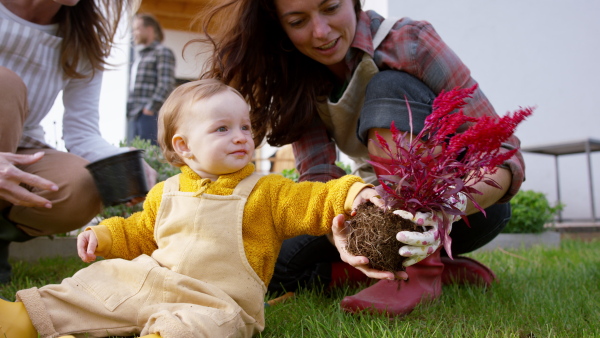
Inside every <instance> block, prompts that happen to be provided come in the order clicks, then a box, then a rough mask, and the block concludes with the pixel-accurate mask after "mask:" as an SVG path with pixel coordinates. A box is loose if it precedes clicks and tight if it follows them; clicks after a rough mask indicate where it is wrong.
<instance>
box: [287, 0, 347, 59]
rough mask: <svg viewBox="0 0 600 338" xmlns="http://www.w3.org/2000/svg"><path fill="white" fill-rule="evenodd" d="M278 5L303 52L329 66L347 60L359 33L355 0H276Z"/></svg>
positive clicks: (291, 38) (290, 37)
mask: <svg viewBox="0 0 600 338" xmlns="http://www.w3.org/2000/svg"><path fill="white" fill-rule="evenodd" d="M275 6H276V8H277V15H278V16H279V22H280V23H281V26H282V27H283V30H284V31H285V33H286V34H287V36H288V37H289V39H290V41H292V43H293V44H294V46H295V47H296V48H297V49H298V50H299V51H300V52H301V53H302V54H304V55H306V56H308V57H309V58H311V59H313V60H315V61H317V62H319V63H322V64H324V65H326V66H329V67H331V66H335V65H336V64H338V63H340V62H343V61H344V57H345V56H346V52H348V49H349V48H350V44H351V43H352V41H353V40H354V34H355V33H356V12H355V11H354V0H275Z"/></svg>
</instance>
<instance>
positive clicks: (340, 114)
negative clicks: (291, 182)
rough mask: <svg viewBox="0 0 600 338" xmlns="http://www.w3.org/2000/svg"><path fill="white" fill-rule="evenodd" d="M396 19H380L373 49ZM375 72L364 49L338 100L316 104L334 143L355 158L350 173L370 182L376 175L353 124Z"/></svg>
mask: <svg viewBox="0 0 600 338" xmlns="http://www.w3.org/2000/svg"><path fill="white" fill-rule="evenodd" d="M396 21H397V20H395V19H386V20H384V21H383V22H382V23H381V25H380V26H379V29H378V30H377V33H375V36H374V37H373V50H375V49H377V47H378V46H379V45H380V44H381V42H382V41H383V39H384V38H385V37H386V36H387V34H388V33H389V32H390V30H391V29H392V27H393V26H394V24H395V23H396ZM377 73H379V68H377V65H376V64H375V61H373V58H372V57H371V56H370V55H369V54H367V53H364V55H363V57H362V60H361V61H360V63H359V65H358V67H357V68H356V70H355V71H354V74H353V75H352V78H351V79H350V82H349V83H348V87H346V90H345V91H344V94H343V95H342V97H341V98H340V99H339V100H338V102H336V103H333V102H331V101H329V100H327V102H324V103H322V104H320V105H319V107H318V111H319V116H320V117H321V120H322V121H323V122H324V123H325V127H326V128H327V130H328V131H329V132H330V133H331V135H333V139H334V140H335V144H336V145H337V147H338V148H340V150H341V151H342V152H343V153H344V154H346V155H348V156H349V157H350V158H351V159H352V160H353V161H354V163H353V168H352V169H353V172H352V174H355V175H358V176H360V177H361V178H362V179H363V180H364V181H365V182H366V183H371V184H376V182H377V176H375V172H374V171H373V168H372V167H371V165H370V164H368V163H367V162H365V160H368V159H369V151H368V149H367V147H366V146H365V145H364V144H362V143H361V142H360V140H359V139H358V137H356V128H357V125H358V118H359V117H360V111H361V109H362V107H363V104H364V102H365V92H366V89H367V85H368V84H369V81H371V79H372V78H373V76H374V75H375V74H377Z"/></svg>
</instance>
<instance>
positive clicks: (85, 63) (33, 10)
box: [0, 0, 156, 283]
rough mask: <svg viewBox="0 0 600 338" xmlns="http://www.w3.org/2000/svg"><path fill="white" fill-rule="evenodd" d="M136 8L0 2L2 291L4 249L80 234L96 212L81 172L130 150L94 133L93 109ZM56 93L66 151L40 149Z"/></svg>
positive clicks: (101, 2) (66, 1)
mask: <svg viewBox="0 0 600 338" xmlns="http://www.w3.org/2000/svg"><path fill="white" fill-rule="evenodd" d="M137 3H138V2H137V1H133V0H132V1H112V0H86V1H81V2H79V1H78V0H56V1H50V0H38V1H28V0H17V1H9V0H0V103H1V104H0V115H1V116H2V124H1V126H0V140H1V141H0V283H7V282H9V281H10V276H11V267H10V265H9V263H8V246H9V244H10V242H13V241H17V242H20V241H26V240H29V239H31V238H34V237H37V236H44V235H51V234H56V233H62V232H67V231H71V230H74V229H77V228H80V227H82V226H84V225H85V224H87V223H88V222H89V221H90V220H91V219H92V218H93V217H94V216H95V215H97V214H98V212H99V210H100V207H101V200H100V196H99V194H98V193H97V190H96V187H95V186H94V181H93V179H92V176H91V175H90V173H89V172H88V171H87V170H86V168H85V165H86V164H88V163H89V162H93V161H96V160H98V159H100V158H104V157H107V156H111V155H115V154H118V153H120V152H123V151H126V150H128V149H122V148H118V147H115V146H113V145H111V144H109V143H108V142H107V141H106V140H104V139H103V138H102V136H101V135H100V131H99V126H98V120H99V116H98V101H99V97H100V87H101V83H102V73H103V70H104V69H105V67H106V66H107V63H106V58H107V57H108V55H109V53H110V49H111V47H112V45H113V39H114V36H115V33H116V30H117V25H118V23H119V21H120V19H121V17H122V16H123V15H124V14H126V12H128V11H130V12H132V11H133V9H134V8H137ZM61 91H62V97H63V104H64V107H65V111H64V116H63V140H64V142H65V147H66V148H67V150H68V152H63V151H58V150H56V149H53V148H52V147H50V146H49V145H48V144H46V142H45V140H44V130H43V128H42V126H41V124H40V122H41V121H42V120H43V119H44V117H45V116H46V115H47V114H48V112H49V111H50V108H51V107H52V105H53V104H54V101H55V100H56V97H57V96H58V94H59V92H61ZM145 169H146V176H147V179H148V182H149V183H154V182H155V181H156V172H155V171H154V170H153V169H152V168H151V167H150V166H148V165H146V168H145ZM132 202H133V203H137V202H140V199H137V200H135V201H132Z"/></svg>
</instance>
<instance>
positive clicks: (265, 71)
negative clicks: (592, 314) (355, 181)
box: [197, 0, 524, 315]
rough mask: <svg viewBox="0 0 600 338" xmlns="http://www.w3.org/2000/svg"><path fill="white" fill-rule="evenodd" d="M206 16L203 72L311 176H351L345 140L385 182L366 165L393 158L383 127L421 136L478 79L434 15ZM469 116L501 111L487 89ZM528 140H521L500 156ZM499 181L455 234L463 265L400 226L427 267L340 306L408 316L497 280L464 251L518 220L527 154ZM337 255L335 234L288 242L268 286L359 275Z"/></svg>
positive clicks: (250, 2)
mask: <svg viewBox="0 0 600 338" xmlns="http://www.w3.org/2000/svg"><path fill="white" fill-rule="evenodd" d="M197 20H198V22H200V23H202V24H203V27H204V32H203V33H205V34H207V35H208V37H207V38H206V39H204V38H201V39H198V40H197V41H200V42H205V43H211V44H212V45H213V47H214V49H213V53H212V55H211V58H210V60H209V66H210V67H209V68H210V69H209V71H208V72H206V74H205V76H210V77H217V78H221V79H223V81H224V82H225V83H228V84H231V85H233V86H235V87H236V88H238V89H239V90H240V92H241V93H242V94H243V95H244V96H245V97H246V99H247V100H248V102H249V103H250V105H251V106H252V110H251V111H252V115H251V118H252V126H253V129H254V132H255V136H256V137H257V138H258V139H262V138H263V137H266V139H267V141H268V142H269V144H271V145H273V146H282V145H285V144H288V143H292V145H293V147H294V156H295V158H296V167H297V169H298V171H299V173H300V180H302V181H304V180H314V181H328V180H330V179H333V178H336V177H340V176H341V175H343V174H344V172H343V170H342V169H341V168H338V167H337V166H336V165H335V160H336V146H337V147H338V148H339V149H340V150H341V151H342V152H344V153H345V154H347V155H348V156H350V157H351V158H352V159H353V160H354V161H355V162H356V163H357V167H356V169H357V172H358V173H359V174H360V175H361V177H363V178H364V179H365V181H368V182H376V180H377V177H376V175H377V174H380V173H378V172H377V170H374V168H373V167H372V166H371V165H368V164H367V163H366V162H365V161H366V160H371V161H374V162H378V163H380V164H381V165H382V166H386V165H389V164H390V162H391V161H390V159H389V158H388V157H387V155H386V154H385V153H384V152H383V151H382V150H381V149H380V148H379V147H378V146H377V140H376V138H375V137H374V136H375V133H376V132H377V133H378V134H380V135H382V136H383V137H384V139H386V140H387V142H388V143H389V144H393V142H392V140H391V132H390V130H389V128H390V125H391V122H392V121H394V123H395V125H396V127H398V128H399V129H400V130H401V131H413V132H414V134H417V133H418V132H419V131H420V130H421V129H422V127H423V123H424V121H425V118H426V117H427V116H428V115H429V114H430V113H431V110H432V106H431V105H432V102H433V100H434V99H435V97H436V96H437V95H438V94H439V93H440V92H441V91H442V90H450V89H453V88H456V87H460V88H469V87H471V86H473V85H475V84H476V81H475V80H474V79H473V78H472V77H471V75H470V72H469V69H468V68H467V67H466V66H465V65H464V64H463V63H462V61H461V60H460V59H459V58H458V57H457V55H456V54H455V53H454V52H453V51H452V50H451V49H450V48H449V47H448V46H447V45H446V44H445V43H444V41H443V40H442V39H441V38H440V37H439V35H438V34H437V33H436V31H435V30H434V28H433V27H432V26H431V25H430V24H429V23H428V22H425V21H414V20H411V19H410V18H403V19H400V20H385V18H384V17H382V16H381V15H379V14H377V13H376V12H374V11H367V12H365V11H362V8H361V3H360V1H359V0H325V1H323V0H257V1H255V0H239V1H228V2H226V3H224V4H222V3H221V4H215V5H214V6H213V7H211V8H207V9H203V10H202V11H201V13H199V15H198V19H197ZM225 22H227V24H225ZM229 23H232V24H229ZM407 103H408V105H409V106H410V111H411V112H412V117H409V109H408V108H407ZM464 113H465V114H466V115H468V116H474V117H479V116H491V117H497V114H496V112H495V111H494V108H493V107H492V105H491V104H490V102H489V101H488V99H487V98H486V97H485V95H484V94H483V92H482V91H481V89H480V88H477V90H476V91H475V92H474V95H473V97H472V98H471V99H469V100H468V101H467V104H466V106H465V107H464ZM410 121H412V126H411V123H409V122H410ZM518 147H519V140H518V139H517V138H516V137H514V136H513V137H511V138H510V139H509V141H508V142H507V143H505V144H503V146H502V148H501V149H500V151H501V152H506V151H510V150H512V149H515V148H518ZM384 174H385V173H384ZM489 178H490V179H493V180H495V181H496V182H497V183H498V184H499V185H500V186H501V187H502V188H501V189H496V188H493V187H490V186H487V185H486V184H485V183H482V184H479V185H476V186H475V188H476V189H478V190H479V191H481V192H482V194H481V195H475V198H476V201H477V203H478V204H479V205H480V206H482V207H483V208H485V211H486V213H485V216H484V215H483V213H480V212H479V210H478V209H477V208H475V207H474V206H473V204H472V203H471V201H469V204H468V205H467V209H466V213H467V215H469V216H468V218H469V221H470V225H471V226H470V227H469V226H467V225H466V223H465V222H464V221H462V220H461V221H459V222H456V223H455V224H454V225H453V228H452V229H453V230H452V233H451V234H450V236H451V237H452V252H453V254H454V260H451V259H449V258H448V257H446V256H447V255H446V253H445V252H444V250H443V249H439V248H437V246H435V245H432V244H431V243H432V242H428V244H423V243H422V242H421V244H420V245H418V246H417V245H415V243H417V239H418V237H419V235H418V234H416V233H413V232H401V233H399V237H400V238H403V239H404V240H403V242H405V243H409V244H411V245H412V246H413V248H414V250H409V252H404V253H403V255H404V256H407V257H411V258H413V259H409V260H407V261H410V262H412V263H414V262H417V263H416V264H414V265H412V266H408V267H407V272H408V275H409V280H408V281H406V282H405V281H379V282H377V283H375V284H373V285H372V286H369V287H368V288H366V289H364V290H362V291H361V292H359V293H358V294H356V295H354V296H350V297H346V298H345V299H344V300H343V301H342V304H341V307H342V308H343V309H344V310H346V311H348V312H359V311H362V310H369V311H376V312H385V313H388V314H390V315H403V314H406V313H409V312H410V311H412V309H413V308H414V307H415V306H416V305H417V304H419V303H420V302H421V301H422V299H424V298H429V299H433V298H437V297H438V296H439V295H440V294H441V292H442V288H441V285H442V284H443V283H450V282H452V281H454V282H458V283H482V284H483V285H490V284H491V283H492V282H493V281H494V279H495V275H494V273H493V272H492V271H491V270H490V269H489V268H488V267H486V266H484V265H483V264H481V263H479V262H476V261H474V260H472V259H469V258H466V257H460V256H459V255H460V254H463V253H467V252H471V251H473V250H475V249H477V248H479V247H481V246H483V245H484V244H486V243H487V242H489V241H491V240H492V239H493V238H494V237H495V236H496V235H497V234H498V233H500V232H501V230H502V229H503V228H504V226H505V225H506V223H507V222H508V220H509V218H510V215H511V211H510V204H508V203H507V202H508V201H509V200H510V199H511V198H512V196H514V195H515V194H516V193H517V192H518V190H519V188H520V186H521V183H522V182H523V180H524V162H523V158H522V156H521V154H520V153H519V152H517V153H516V154H515V155H514V156H513V157H512V158H511V159H510V160H508V161H506V162H505V163H504V164H503V165H502V166H501V167H500V168H499V169H498V171H497V172H496V174H494V175H493V176H490V177H489ZM415 246H417V247H415ZM337 252H338V250H336V249H335V248H334V247H333V245H331V243H330V241H329V239H328V238H327V237H325V236H323V237H312V236H300V237H296V238H293V239H290V240H288V241H286V242H285V243H284V244H283V246H282V250H281V253H280V255H279V258H278V261H277V265H276V267H275V274H274V277H273V279H272V281H271V283H270V285H269V290H270V291H272V292H281V291H294V290H295V289H296V288H297V287H298V286H299V285H300V286H303V285H305V286H310V285H315V284H316V285H317V286H319V285H322V284H325V285H328V283H329V282H330V281H332V280H335V279H336V278H337V276H340V275H342V276H346V274H347V271H352V270H351V269H348V267H347V266H345V265H344V264H341V263H339V262H340V257H339V255H338V254H337ZM432 252H433V253H432ZM427 255H429V256H427ZM358 267H359V268H362V267H361V266H358ZM348 275H349V276H355V274H348Z"/></svg>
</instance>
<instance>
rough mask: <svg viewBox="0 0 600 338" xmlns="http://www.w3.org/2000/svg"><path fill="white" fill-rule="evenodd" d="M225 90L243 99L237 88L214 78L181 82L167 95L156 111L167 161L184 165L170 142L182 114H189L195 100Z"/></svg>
mask: <svg viewBox="0 0 600 338" xmlns="http://www.w3.org/2000/svg"><path fill="white" fill-rule="evenodd" d="M226 90H231V91H232V92H234V93H236V94H237V95H239V96H240V97H241V98H242V99H244V98H243V97H242V95H241V94H240V93H239V92H238V91H237V90H235V89H233V88H231V87H229V86H227V85H226V84H224V83H223V82H221V81H219V80H216V79H202V80H197V81H192V82H188V83H185V84H182V85H181V86H179V87H177V88H176V89H175V90H174V91H173V92H172V93H171V95H169V97H168V98H167V100H166V101H165V103H164V104H163V105H162V107H161V108H160V111H159V113H158V144H159V145H160V148H161V149H162V152H163V156H164V157H165V160H166V161H167V162H169V163H170V164H172V165H174V166H176V167H181V166H183V165H185V162H184V161H183V159H182V158H181V157H179V155H177V153H176V152H175V149H173V144H172V143H171V140H172V139H173V136H174V135H175V133H176V132H177V128H178V127H179V124H180V121H181V117H182V116H183V114H186V113H187V114H189V112H190V109H191V108H192V106H193V105H194V104H195V103H196V102H198V101H200V100H202V99H207V98H210V97H212V96H213V95H215V94H218V93H221V92H223V91H226ZM244 101H245V100H244ZM224 104H227V103H224Z"/></svg>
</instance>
